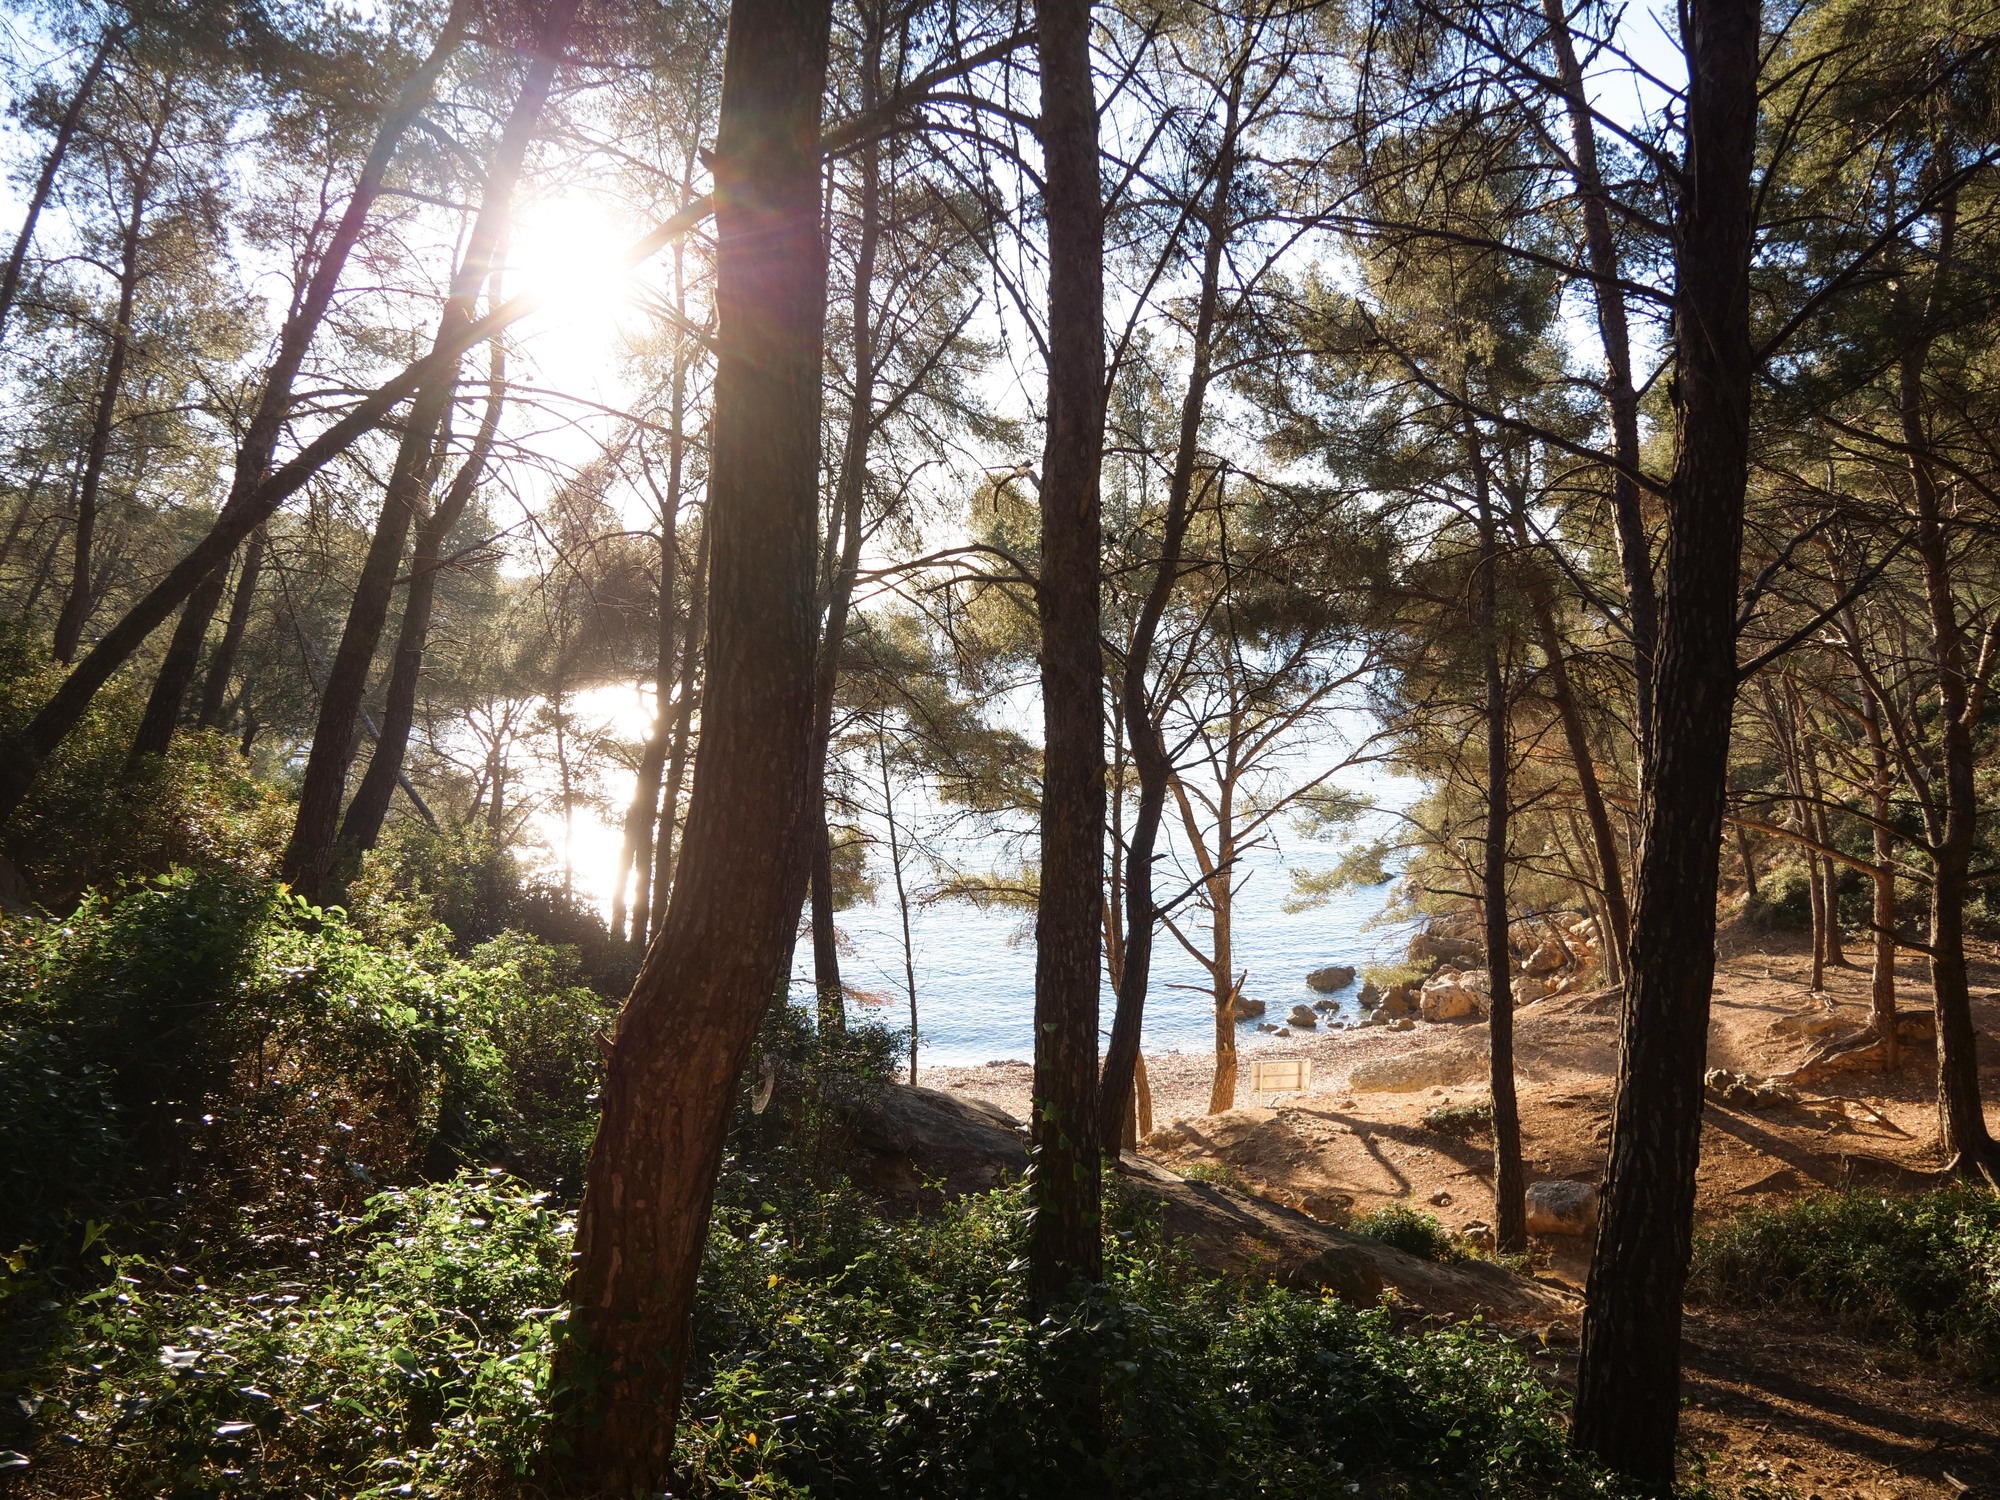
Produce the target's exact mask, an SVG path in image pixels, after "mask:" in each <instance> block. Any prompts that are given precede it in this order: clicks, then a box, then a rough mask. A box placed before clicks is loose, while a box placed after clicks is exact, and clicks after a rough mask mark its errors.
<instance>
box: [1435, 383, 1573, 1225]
mask: <svg viewBox="0 0 2000 1500" xmlns="http://www.w3.org/2000/svg"><path fill="white" fill-rule="evenodd" d="M1466 447H1467V448H1468V449H1469V450H1470V452H1469V454H1468V457H1469V458H1470V459H1471V461H1472V473H1473V481H1474V486H1475V492H1476V494H1477V496H1478V503H1479V579H1478V584H1477V588H1478V594H1477V599H1478V603H1477V606H1476V618H1475V619H1474V622H1473V626H1474V629H1475V630H1476V631H1477V633H1478V636H1479V657H1480V669H1481V675H1482V676H1483V677H1484V679H1485V698H1486V702H1485V704H1484V709H1485V719H1486V838H1485V851H1484V855H1485V857H1484V860H1483V862H1482V870H1481V878H1480V905H1481V908H1482V914H1483V918H1484V925H1485V936H1486V979H1487V986H1488V1004H1489V1006H1490V1008H1491V1018H1490V1025H1489V1028H1488V1031H1489V1036H1490V1039H1491V1052H1490V1057H1489V1062H1488V1074H1487V1077H1488V1087H1489V1089H1490V1091H1491V1094H1492V1100H1493V1240H1494V1244H1495V1245H1496V1246H1498V1248H1499V1249H1501V1250H1503V1251H1505V1252H1507V1253H1508V1254H1519V1253H1520V1252H1521V1251H1523V1250H1525V1249H1527V1248H1528V1205H1527V1196H1526V1195H1527V1183H1526V1181H1525V1180H1524V1178H1523V1175H1522V1168H1521V1108H1520V1104H1519V1101H1518V1100H1517V1099H1516V1097H1515V1092H1514V963H1513V955H1512V953H1511V952H1510V951H1509V949H1508V946H1507V841H1508V832H1507V815H1508V807H1507V799H1508V790H1507V780H1508V771H1509V769H1510V767H1509V757H1510V753H1511V750H1512V746H1511V745H1510V743H1509V737H1508V722H1507V718H1508V716H1507V678H1506V673H1505V671H1504V669H1503V667H1502V663H1501V660H1500V607H1499V599H1500V592H1499V591H1500V580H1499V572H1500V539H1499V530H1498V526H1497V524H1496V522H1495V519H1494V515H1493V495H1492V484H1491V480H1490V477H1489V475H1488V473H1487V468H1486V457H1485V454H1484V452H1483V451H1482V449H1481V447H1480V443H1479V434H1478V431H1477V429H1476V428H1474V426H1473V424H1472V422H1471V419H1470V418H1468V419H1467V420H1466ZM1607 883H1608V882H1607Z"/></svg>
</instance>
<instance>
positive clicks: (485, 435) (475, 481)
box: [340, 296, 507, 853]
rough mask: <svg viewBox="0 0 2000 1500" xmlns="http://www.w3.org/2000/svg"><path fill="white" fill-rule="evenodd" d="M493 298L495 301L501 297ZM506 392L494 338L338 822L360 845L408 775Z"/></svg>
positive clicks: (374, 835)
mask: <svg viewBox="0 0 2000 1500" xmlns="http://www.w3.org/2000/svg"><path fill="white" fill-rule="evenodd" d="M490 300H492V301H496V302H497V301H498V300H499V298H498V297H497V296H495V297H492V298H491V299H490ZM506 399H507V355H506V346H505V345H504V344H502V343H500V342H499V341H498V340H495V341H494V344H493V353H492V363H491V366H490V367H489V373H488V376H487V387H486V410H485V412H484V413H483V414H482V415H481V416H480V419H479V431H478V433H477V434H476V435H475V436H474V437H473V440H472V449H471V451H470V452H468V453H467V454H466V456H465V461H464V463H462V464H461V465H459V469H458V472H457V473H456V474H454V475H453V476H452V481H451V488H450V489H448V490H447V491H445V495H444V499H443V500H441V501H440V502H439V503H438V505H437V507H436V508H435V509H434V510H433V511H432V512H431V514H430V515H429V516H428V517H427V518H426V519H425V521H424V524H423V525H422V526H421V527H419V528H418V530H417V544H416V547H415V548H414V549H413V550H412V553H411V557H410V584H409V589H408V591H407V592H406V593H405V594H404V596H403V621H402V624H401V625H400V626H399V627H398V628H397V632H396V650H395V654H394V655H393V656H392V657H391V658H390V664H389V691H388V694H387V697H386V699H385V701H384V703H383V706H382V728H381V731H380V732H379V733H378V734H377V735H376V736H375V750H374V753H373V754H371V755H370V756H369V758H368V769H367V771H366V772H365V773H364V774H363V775H362V777H361V785H360V786H358V787H357V788H355V792H354V800H353V802H351V803H350V804H349V805H348V808H347V816H346V818H345V819H343V820H342V822H341V827H340V837H341V842H342V843H344V844H345V845H347V847H348V848H350V849H352V850H355V851H356V852H359V853H366V852H367V851H368V850H370V849H373V848H374V847H375V844H376V841H377V840H378V839H380V838H381V836H382V824H383V822H384V821H385V820H386V819H387V818H388V816H389V800H390V799H391V798H392V797H394V796H395V794H396V787H397V784H398V783H399V782H400V781H402V779H403V757H404V756H405V755H406V754H407V753H408V751H409V744H410V730H411V729H412V727H414V726H415V724H416V722H417V688H418V686H419V684H420V680H421V679H422V677H423V670H424V648H425V647H426V646H427V645H428V644H429V643H430V634H431V611H432V608H433V606H434V605H435V603H436V600H437V582H438V572H439V570H440V569H441V568H442V567H443V558H444V544H445V541H446V539H447V538H448V537H450V535H451V531H452V528H453V527H454V526H456V525H457V524H458V521H459V517H461V516H463V515H464V514H465V508H466V506H468V505H469V504H471V503H472V497H473V495H474V494H475V493H476V492H477V491H478V489H479V481H480V478H481V477H482V475H484V473H485V471H486V463H487V460H488V458H489V457H490V456H491V454H492V452H493V435H494V433H495V432H496V431H497V430H498V428H499V426H500V409H501V407H502V406H503V405H504V404H505V403H506Z"/></svg>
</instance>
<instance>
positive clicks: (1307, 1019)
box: [1292, 1005, 1319, 1027]
mask: <svg viewBox="0 0 2000 1500" xmlns="http://www.w3.org/2000/svg"><path fill="white" fill-rule="evenodd" d="M1292 1025H1294V1026H1305V1027H1316V1026H1318V1025H1319V1016H1318V1014H1317V1013H1316V1012H1315V1011H1314V1010H1313V1008H1312V1007H1311V1006H1310V1005H1294V1006H1293V1007H1292Z"/></svg>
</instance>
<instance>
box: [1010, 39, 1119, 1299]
mask: <svg viewBox="0 0 2000 1500" xmlns="http://www.w3.org/2000/svg"><path fill="white" fill-rule="evenodd" d="M1035 26H1036V41H1037V47H1038V49H1039V51H1040V55H1041V77H1042V131H1041V133H1042V156H1043V166H1044V173H1043V175H1044V178H1045V180H1046V184H1047V185H1046V188H1045V190H1044V193H1043V201H1044V204H1045V206H1046V212H1047V219H1048V255H1049V268H1048V283H1049V292H1048V295H1049V321H1048V377H1049V395H1048V412H1047V424H1048V432H1047V437H1046V440H1045V443H1044V447H1043V450H1042V482H1041V523H1042V576H1041V586H1040V588H1039V590H1038V591H1037V603H1038V605H1039V609H1040V615H1041V676H1042V885H1041V894H1040V898H1039V900H1038V902H1037V904H1036V910H1035V1083H1034V1105H1033V1109H1034V1115H1033V1120H1034V1126H1033V1129H1034V1144H1035V1168H1034V1174H1033V1182H1032V1184H1031V1185H1030V1189H1029V1192H1030V1203H1031V1205H1032V1219H1031V1225H1030V1230H1029V1241H1028V1273H1029V1279H1030V1281H1031V1282H1032V1284H1033V1286H1034V1288H1035V1290H1036V1292H1037V1293H1038V1294H1039V1295H1041V1296H1042V1297H1045V1298H1047V1297H1054V1296H1057V1295H1059V1294H1060V1293H1062V1292H1063V1291H1064V1290H1065V1289H1066V1288H1067V1287H1068V1286H1069V1285H1070V1284H1071V1283H1072V1282H1075V1281H1077V1280H1087V1281H1095V1280H1096V1279H1097V1277H1098V1274H1099V1270H1100V1267H1101V1265H1102V1255H1103V1247H1102V1243H1101V1237H1100V1232H1099V1227H1098V1219H1099V1213H1100V1208H1101V1193H1102V1186H1101V1183H1100V1180H1099V1178H1100V1165H1099V1157H1098V1130H1097V994H1098V984H1099V969H1100V959H1101V956H1102V941H1103V937H1102V933H1101V931H1100V929H1099V920H1098V908H1099V905H1100V904H1101V903H1102V901H1103V899H1104V895H1103V880H1104V729H1103V717H1102V716H1103V691H1104V689H1103V681H1104V664H1103V660H1102V658H1101V657H1100V655H1099V648H1098V634H1099V627H1098V614H1099V599H1098V567H1099V549H1100V546H1101V542H1102V527H1103V521H1102V516H1101V514H1100V512H1099V509H1098V468H1099V465H1100V463H1101V461H1102V456H1103V450H1104V202H1103V196H1102V193H1103V189H1102V186H1101V184H1100V181H1099V178H1098V170H1099V162H1098V146H1097V101H1096V98H1095V96H1094V94H1093V92H1092V83H1091V72H1090V0H1036V5H1035Z"/></svg>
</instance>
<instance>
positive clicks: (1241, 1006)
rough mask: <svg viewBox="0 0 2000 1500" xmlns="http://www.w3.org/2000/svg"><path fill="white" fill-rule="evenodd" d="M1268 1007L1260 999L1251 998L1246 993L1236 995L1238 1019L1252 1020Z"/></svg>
mask: <svg viewBox="0 0 2000 1500" xmlns="http://www.w3.org/2000/svg"><path fill="white" fill-rule="evenodd" d="M1269 1008H1270V1007H1268V1006H1267V1005H1265V1004H1264V1002H1263V1001H1262V1000H1252V999H1251V998H1250V997H1249V996H1248V995H1238V996H1237V997H1236V1019H1237V1020H1239V1021H1254V1020H1256V1019H1257V1017H1259V1016H1261V1015H1263V1014H1264V1012H1265V1011H1266V1010H1268V1009H1269Z"/></svg>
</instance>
